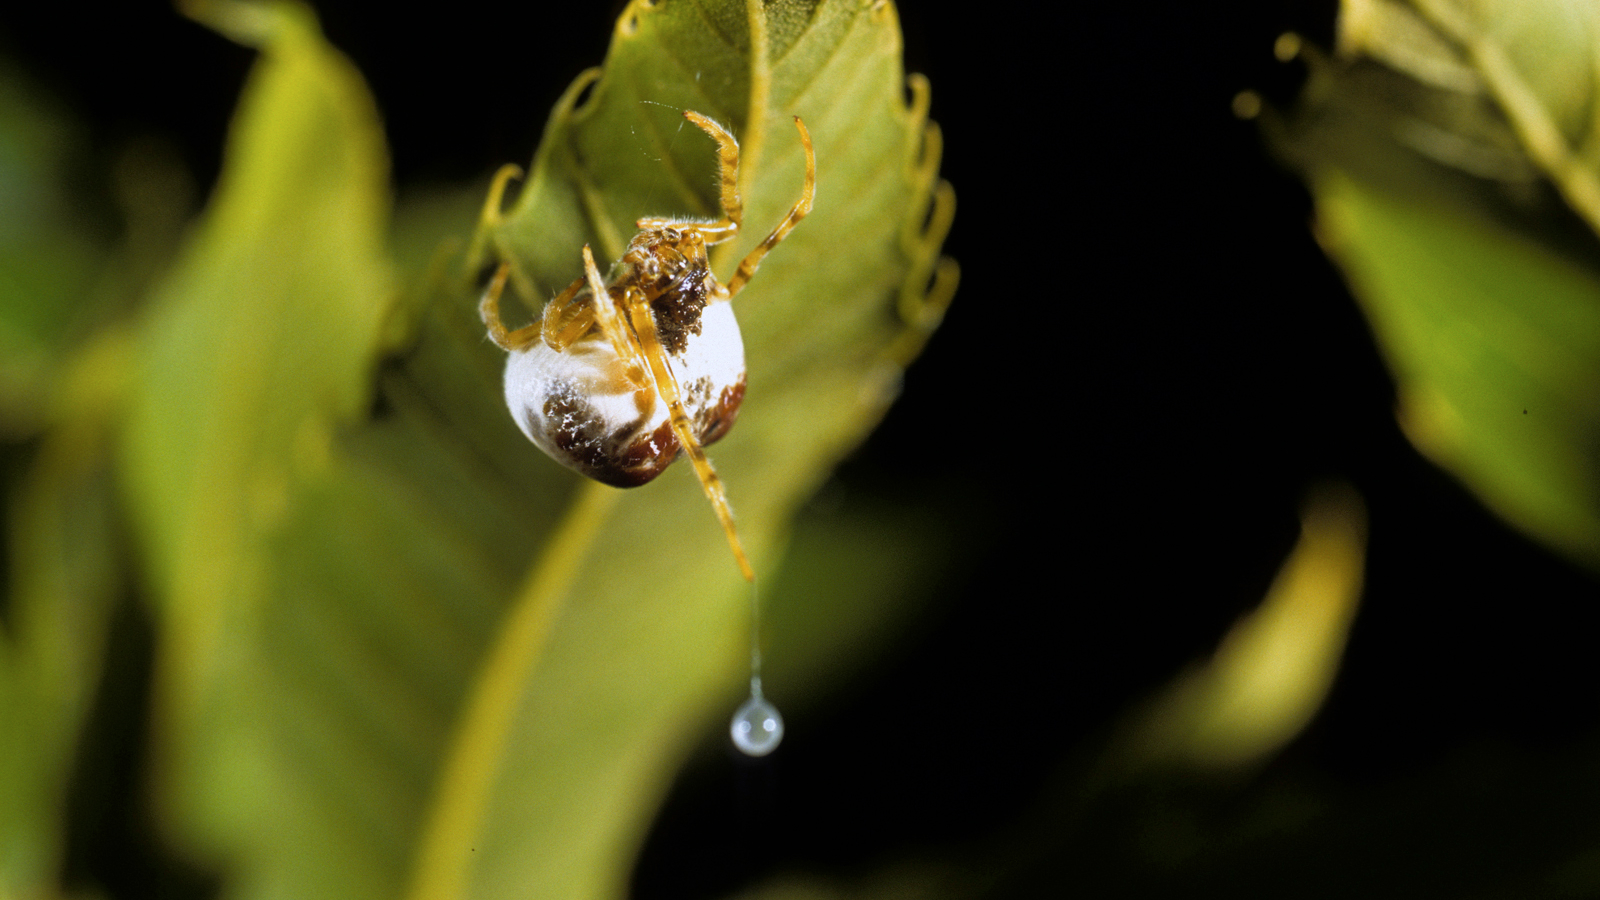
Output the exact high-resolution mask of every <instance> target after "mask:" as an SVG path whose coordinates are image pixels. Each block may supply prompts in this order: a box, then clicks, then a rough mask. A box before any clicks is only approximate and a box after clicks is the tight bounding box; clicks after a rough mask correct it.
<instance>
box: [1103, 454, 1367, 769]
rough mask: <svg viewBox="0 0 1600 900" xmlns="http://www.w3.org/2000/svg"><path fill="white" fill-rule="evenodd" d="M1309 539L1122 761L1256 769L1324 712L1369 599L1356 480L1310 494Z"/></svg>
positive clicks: (1135, 734)
mask: <svg viewBox="0 0 1600 900" xmlns="http://www.w3.org/2000/svg"><path fill="white" fill-rule="evenodd" d="M1301 521H1302V525H1301V531H1300V540H1299V542H1298V543H1296V545H1295V548H1294V552H1293V553H1292V554H1291V555H1290V556H1289V558H1288V559H1287V560H1285V561H1284V564H1283V567H1282V568H1281V569H1279V571H1278V577H1277V578H1275V579H1274V580H1273V582H1272V587H1271V588H1269V589H1268V591H1267V596H1266V597H1265V599H1263V600H1262V602H1261V605H1260V606H1259V607H1258V608H1257V609H1255V610H1254V611H1253V612H1251V613H1250V614H1249V615H1247V616H1245V617H1244V618H1242V619H1240V620H1239V621H1238V622H1237V623H1235V624H1234V626H1233V628H1231V629H1229V631H1228V634H1227V635H1226V636H1225V637H1224V638H1223V639H1222V642H1221V644H1220V645H1218V647H1217V650H1216V653H1215V654H1213V655H1212V657H1211V658H1210V659H1209V660H1207V661H1206V663H1205V664H1204V665H1202V666H1197V667H1195V668H1194V669H1192V670H1190V671H1189V672H1186V673H1184V674H1183V675H1182V676H1181V677H1179V678H1178V679H1177V680H1176V681H1175V682H1174V683H1173V684H1172V685H1170V686H1169V687H1168V688H1167V689H1166V690H1165V691H1164V692H1163V693H1162V695H1161V696H1160V697H1158V698H1156V699H1155V700H1154V701H1153V702H1152V703H1151V704H1149V707H1148V708H1147V709H1145V710H1143V711H1141V713H1140V714H1139V716H1138V717H1137V719H1136V720H1135V721H1134V722H1133V723H1132V725H1131V727H1130V728H1129V729H1128V734H1127V736H1126V738H1125V739H1124V740H1125V747H1124V748H1122V751H1121V753H1120V754H1118V756H1117V757H1116V760H1117V765H1121V766H1129V767H1138V766H1145V765H1149V764H1152V763H1158V764H1177V765H1181V766H1186V767H1193V768H1196V769H1201V770H1211V771H1228V770H1237V769H1248V768H1250V767H1253V766H1256V765H1258V764H1260V763H1262V762H1263V761H1265V760H1267V759H1269V758H1270V757H1271V756H1272V755H1273V754H1275V753H1276V752H1277V751H1278V750H1280V749H1282V748H1283V746H1284V745H1285V744H1287V743H1288V742H1289V741H1290V740H1292V739H1293V738H1294V737H1295V736H1296V735H1298V734H1299V733H1300V731H1301V730H1302V729H1303V728H1305V726H1306V725H1307V724H1308V723H1309V722H1310V721H1311V718H1312V717H1313V716H1314V715H1316V712H1317V710H1318V709H1320V708H1321V706H1322V703H1323V701H1324V700H1325V699H1326V698H1327V696H1328V692H1329V690H1330V689H1332V687H1333V681H1334V676H1335V675H1336V674H1337V673H1338V671H1339V661H1340V658H1341V657H1342V656H1343V655H1344V648H1345V643H1346V641H1347V640H1348V638H1349V636H1350V625H1351V623H1352V622H1353V621H1354V620H1355V614H1356V606H1357V603H1358V602H1359V601H1360V599H1361V583H1362V580H1363V570H1364V568H1365V562H1366V528H1367V521H1366V508H1365V505H1364V504H1363V503H1362V502H1361V496H1360V495H1359V494H1357V493H1356V492H1355V491H1354V490H1352V489H1351V488H1349V487H1348V486H1342V485H1341V486H1336V487H1327V488H1322V489H1319V490H1318V491H1317V492H1315V493H1314V494H1313V495H1312V496H1311V498H1310V499H1309V500H1307V502H1306V508H1305V512H1304V514H1303V515H1302V519H1301Z"/></svg>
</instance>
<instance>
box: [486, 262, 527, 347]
mask: <svg viewBox="0 0 1600 900" xmlns="http://www.w3.org/2000/svg"><path fill="white" fill-rule="evenodd" d="M509 274H511V263H509V262H503V263H501V264H500V267H499V268H498V269H495V272H494V277H493V278H491V279H490V280H489V286H488V287H487V288H485V289H484V291H483V299H482V300H480V301H478V316H479V317H480V318H482V319H483V324H484V326H485V327H487V328H488V329H489V340H491V341H494V342H495V343H496V344H498V345H499V346H500V349H502V350H513V351H522V350H526V349H528V348H529V347H531V346H533V342H534V341H536V340H538V339H539V333H540V326H539V325H538V323H535V324H533V325H528V326H526V327H523V328H518V329H517V330H516V331H507V330H506V326H505V323H504V322H502V321H500V294H501V293H503V292H504V291H505V289H506V276H507V275H509Z"/></svg>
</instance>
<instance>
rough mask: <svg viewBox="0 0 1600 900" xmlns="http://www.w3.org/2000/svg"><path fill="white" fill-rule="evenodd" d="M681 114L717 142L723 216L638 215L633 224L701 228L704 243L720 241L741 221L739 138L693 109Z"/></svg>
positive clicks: (735, 229)
mask: <svg viewBox="0 0 1600 900" xmlns="http://www.w3.org/2000/svg"><path fill="white" fill-rule="evenodd" d="M683 117H684V118H685V119H688V120H689V121H690V122H693V123H694V125H695V127H696V128H699V129H700V130H701V131H704V132H705V133H706V134H707V135H709V136H710V137H711V139H712V140H713V141H716V142H717V173H718V178H719V182H720V189H721V191H720V192H721V200H722V218H721V219H719V220H717V221H715V222H712V223H710V224H709V225H708V224H704V223H700V222H685V221H681V220H678V219H660V218H651V219H640V220H639V221H638V222H636V223H634V224H635V225H636V226H637V227H639V228H641V229H650V228H665V227H668V226H677V227H690V228H693V229H694V230H696V231H698V232H700V235H701V236H702V237H704V238H705V239H706V243H708V244H716V243H720V242H722V241H725V240H727V239H729V238H731V237H733V236H734V235H736V234H738V233H739V225H740V223H742V222H743V221H744V201H743V200H741V199H739V142H738V141H736V140H734V139H733V135H731V134H729V133H728V130H727V129H726V128H723V127H722V126H721V125H718V124H717V123H716V122H714V121H712V120H711V119H709V118H707V117H705V116H703V115H701V114H699V113H697V112H695V111H694V110H691V109H686V110H684V111H683Z"/></svg>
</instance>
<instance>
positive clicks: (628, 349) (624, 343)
mask: <svg viewBox="0 0 1600 900" xmlns="http://www.w3.org/2000/svg"><path fill="white" fill-rule="evenodd" d="M583 271H584V274H585V276H586V277H587V278H588V279H589V292H590V293H591V294H592V295H593V299H592V301H591V302H590V304H589V308H590V310H591V311H592V313H593V315H594V320H595V321H596V322H598V323H599V324H600V331H601V332H602V333H603V334H604V335H605V336H606V340H609V341H610V342H611V349H612V350H613V351H615V353H616V354H617V358H618V359H620V360H623V361H624V362H626V363H627V364H628V380H629V381H630V382H632V383H633V384H635V385H637V386H639V387H645V386H647V385H648V384H649V383H650V382H649V381H648V380H647V379H646V377H645V373H644V367H643V366H640V365H639V353H638V352H637V351H636V350H634V348H633V344H631V343H629V341H628V334H627V331H626V326H624V325H623V324H622V322H621V321H620V320H619V319H618V318H617V310H616V307H615V306H613V305H612V303H611V292H610V291H609V290H607V289H606V285H605V282H604V281H602V280H600V269H599V267H598V266H596V265H595V264H594V251H592V250H590V249H589V245H588V244H584V245H583ZM654 324H655V323H654V322H653V321H652V322H651V325H652V326H653V325H654Z"/></svg>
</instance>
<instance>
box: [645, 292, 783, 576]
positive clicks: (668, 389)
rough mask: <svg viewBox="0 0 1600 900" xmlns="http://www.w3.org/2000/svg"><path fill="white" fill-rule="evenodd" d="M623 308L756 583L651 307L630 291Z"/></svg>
mask: <svg viewBox="0 0 1600 900" xmlns="http://www.w3.org/2000/svg"><path fill="white" fill-rule="evenodd" d="M622 306H623V309H624V310H626V311H627V314H628V321H629V322H630V323H631V324H632V325H633V331H634V334H636V335H638V337H639V347H640V350H641V351H642V352H643V353H644V358H645V361H646V362H648V363H649V364H650V374H651V375H652V376H653V377H654V378H655V382H656V393H658V394H660V395H661V399H662V400H663V401H664V402H665V403H666V404H667V415H668V420H669V421H670V422H671V423H672V433H673V434H675V435H677V436H678V443H679V444H680V445H682V446H683V452H684V453H685V454H687V455H688V457H689V462H690V463H692V464H693V465H694V473H695V475H697V476H699V478H700V487H701V489H702V490H704V491H705V492H706V499H708V500H710V501H711V507H712V509H714V510H716V513H717V521H719V522H721V523H722V531H723V533H724V534H726V535H727V536H728V546H729V547H730V548H731V549H732V550H733V558H734V559H735V560H736V561H737V562H738V563H739V572H740V573H741V574H742V575H744V580H745V581H750V582H753V581H755V580H756V573H755V570H754V569H752V568H750V560H749V558H748V557H746V556H745V555H744V547H743V546H742V545H740V543H739V532H738V530H737V529H736V528H734V525H733V510H732V509H731V508H730V507H729V506H728V495H727V494H726V493H725V492H724V491H723V489H722V479H721V478H719V477H717V470H716V469H713V468H712V467H711V460H709V459H707V458H706V451H705V448H704V447H702V446H700V439H699V438H698V437H697V436H696V435H695V433H694V427H693V426H692V424H691V423H690V422H689V412H688V410H686V409H684V408H683V397H682V395H681V394H680V393H679V391H678V380H677V378H676V377H675V376H673V374H672V366H671V364H670V363H668V361H667V354H666V351H665V350H664V349H663V348H662V346H661V339H660V337H659V336H658V335H657V334H656V323H655V319H654V318H652V316H651V312H650V304H649V303H648V302H647V301H646V300H645V297H644V294H643V293H642V292H641V291H639V290H638V289H637V288H627V289H626V291H625V293H624V295H623V303H622Z"/></svg>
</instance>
